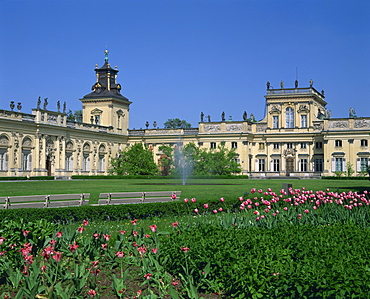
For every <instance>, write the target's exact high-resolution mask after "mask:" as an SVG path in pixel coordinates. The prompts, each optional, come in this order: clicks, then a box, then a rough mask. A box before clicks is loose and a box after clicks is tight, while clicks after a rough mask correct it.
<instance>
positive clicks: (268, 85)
mask: <svg viewBox="0 0 370 299" xmlns="http://www.w3.org/2000/svg"><path fill="white" fill-rule="evenodd" d="M270 86H271V84H270V81H267V83H266V87H267V90H269V89H270Z"/></svg>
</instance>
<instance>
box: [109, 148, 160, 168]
mask: <svg viewBox="0 0 370 299" xmlns="http://www.w3.org/2000/svg"><path fill="white" fill-rule="evenodd" d="M110 163H111V170H110V171H111V173H115V174H117V175H155V174H158V166H157V164H155V162H154V159H153V153H152V151H151V150H150V149H149V148H148V147H147V146H144V145H143V144H142V143H135V144H134V145H132V146H130V147H128V148H126V149H124V150H123V151H121V152H120V153H119V156H118V157H117V158H112V159H111V161H110Z"/></svg>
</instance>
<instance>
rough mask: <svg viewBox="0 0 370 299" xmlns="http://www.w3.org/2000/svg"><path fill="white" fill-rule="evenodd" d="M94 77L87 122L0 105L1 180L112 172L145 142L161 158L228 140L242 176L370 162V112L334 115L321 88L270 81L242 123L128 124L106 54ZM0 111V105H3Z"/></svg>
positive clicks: (307, 173) (312, 173) (325, 170)
mask: <svg viewBox="0 0 370 299" xmlns="http://www.w3.org/2000/svg"><path fill="white" fill-rule="evenodd" d="M95 73H96V82H95V83H94V84H93V86H92V92H91V93H89V94H87V95H85V96H84V97H83V98H82V99H80V101H81V102H82V120H75V121H71V120H68V119H67V113H66V104H65V103H64V105H63V107H60V106H61V105H60V103H59V102H58V103H57V111H51V110H48V109H47V106H48V101H47V99H44V102H43V103H42V102H41V99H40V98H39V99H38V100H37V102H36V108H34V109H32V113H30V114H29V113H24V112H21V109H22V107H21V103H18V105H16V103H14V102H11V103H10V110H6V109H0V177H6V176H8V177H10V176H46V175H51V176H55V177H56V178H58V177H61V178H66V177H70V176H72V175H79V174H87V175H97V174H103V175H104V174H108V169H109V161H110V159H111V158H114V157H116V156H117V154H118V153H119V151H120V150H122V149H124V148H126V147H127V146H130V144H133V143H137V142H142V143H144V144H146V145H148V146H149V147H150V148H151V150H152V152H153V155H154V159H155V161H156V162H158V161H159V159H160V156H161V154H162V153H161V152H160V150H159V147H160V146H161V145H172V146H175V145H176V144H179V143H180V144H187V143H189V142H194V143H195V144H197V145H199V146H201V147H203V148H217V146H218V145H220V144H224V145H225V146H226V147H228V148H234V149H235V151H236V153H237V154H238V162H239V163H240V165H241V168H242V170H243V171H242V173H243V174H248V175H250V176H251V177H271V176H274V177H276V176H294V177H302V178H312V177H321V176H331V175H335V174H336V173H338V172H341V171H347V170H348V168H352V169H353V171H354V174H353V175H364V174H365V173H366V168H367V167H368V165H370V164H369V163H370V117H357V116H356V115H355V113H354V111H353V110H351V111H350V113H349V117H348V118H332V117H331V115H330V111H328V110H327V109H326V104H327V103H326V101H325V96H324V92H323V91H322V92H319V91H317V90H316V89H315V88H314V87H313V82H312V81H311V82H310V83H309V84H308V87H305V88H301V87H298V81H296V82H295V87H294V88H285V87H284V83H283V82H281V85H280V87H281V88H280V89H271V88H270V83H269V82H267V93H266V95H265V99H266V109H265V111H266V115H265V117H264V118H263V119H262V120H260V121H256V120H255V119H254V117H253V115H250V117H249V118H248V117H247V114H246V113H244V115H243V117H242V120H240V121H234V120H225V118H224V115H222V117H221V118H222V119H221V120H220V121H212V122H211V121H210V120H209V119H208V120H207V121H205V120H204V115H203V114H202V115H201V119H200V122H199V125H198V128H189V129H161V128H158V127H157V126H156V125H155V124H154V125H153V128H149V123H147V124H146V128H145V129H140V130H130V129H129V111H130V109H129V108H130V104H131V103H132V102H131V101H130V100H128V99H127V98H126V97H124V96H123V95H121V85H120V84H118V83H117V81H116V80H117V74H118V70H117V68H112V67H111V66H110V64H109V60H108V51H106V53H105V61H104V65H103V66H102V67H100V68H98V66H97V67H96V68H95ZM0 108H1V107H0Z"/></svg>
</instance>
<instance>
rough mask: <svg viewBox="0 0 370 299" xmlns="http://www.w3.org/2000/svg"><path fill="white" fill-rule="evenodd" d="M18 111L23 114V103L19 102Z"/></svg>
mask: <svg viewBox="0 0 370 299" xmlns="http://www.w3.org/2000/svg"><path fill="white" fill-rule="evenodd" d="M17 109H18V112H21V109H22V103H21V102H18V105H17Z"/></svg>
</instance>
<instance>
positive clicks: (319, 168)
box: [314, 159, 324, 172]
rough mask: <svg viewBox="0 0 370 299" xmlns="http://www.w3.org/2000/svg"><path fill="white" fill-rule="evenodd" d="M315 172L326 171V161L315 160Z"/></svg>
mask: <svg viewBox="0 0 370 299" xmlns="http://www.w3.org/2000/svg"><path fill="white" fill-rule="evenodd" d="M314 168H315V171H320V172H322V171H324V159H315V160H314Z"/></svg>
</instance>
